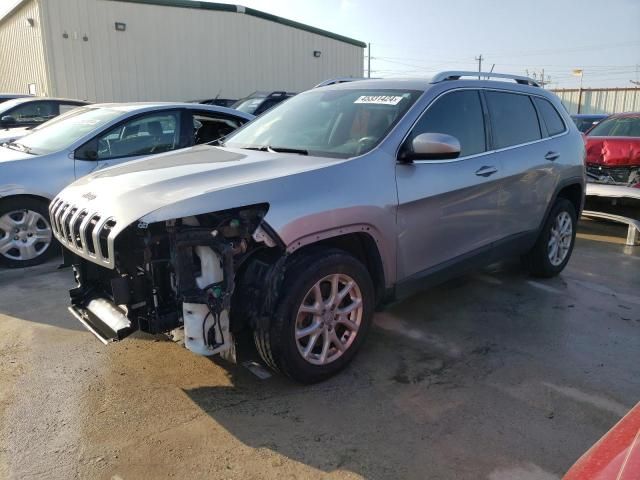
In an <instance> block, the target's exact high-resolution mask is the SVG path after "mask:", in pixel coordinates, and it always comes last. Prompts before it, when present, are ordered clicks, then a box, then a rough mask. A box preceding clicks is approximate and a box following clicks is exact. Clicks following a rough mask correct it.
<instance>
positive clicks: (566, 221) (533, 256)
mask: <svg viewBox="0 0 640 480" xmlns="http://www.w3.org/2000/svg"><path fill="white" fill-rule="evenodd" d="M576 224H577V214H576V209H575V207H574V206H573V204H572V203H571V202H570V201H569V200H567V199H566V198H558V199H557V200H556V203H555V204H554V206H553V208H552V209H551V212H550V213H549V217H548V218H547V220H546V222H545V224H544V226H543V228H542V231H541V232H540V236H539V237H538V240H537V241H536V244H535V245H534V247H533V248H532V249H531V251H529V252H528V253H527V254H526V255H525V256H524V257H523V261H524V264H525V266H526V267H527V269H528V270H529V272H531V274H532V275H534V276H537V277H542V278H549V277H553V276H555V275H558V274H559V273H560V272H561V271H562V270H563V269H564V267H565V266H566V265H567V263H568V262H569V258H571V252H572V251H573V245H574V243H575V239H576Z"/></svg>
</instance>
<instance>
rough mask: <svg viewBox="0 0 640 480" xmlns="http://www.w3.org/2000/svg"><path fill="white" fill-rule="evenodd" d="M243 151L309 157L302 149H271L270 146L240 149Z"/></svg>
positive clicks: (306, 151) (307, 152)
mask: <svg viewBox="0 0 640 480" xmlns="http://www.w3.org/2000/svg"><path fill="white" fill-rule="evenodd" d="M242 148H244V149H245V150H257V151H259V152H274V153H295V154H298V155H309V151H308V150H304V149H302V148H287V147H272V146H271V145H262V146H260V147H242Z"/></svg>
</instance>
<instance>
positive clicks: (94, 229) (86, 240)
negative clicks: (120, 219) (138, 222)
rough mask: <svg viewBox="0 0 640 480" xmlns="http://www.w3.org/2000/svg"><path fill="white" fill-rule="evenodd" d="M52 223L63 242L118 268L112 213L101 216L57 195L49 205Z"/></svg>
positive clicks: (88, 257)
mask: <svg viewBox="0 0 640 480" xmlns="http://www.w3.org/2000/svg"><path fill="white" fill-rule="evenodd" d="M49 213H50V216H51V227H52V229H53V233H54V235H55V236H56V238H57V239H58V241H59V242H60V243H62V244H63V245H64V246H65V247H67V248H69V249H70V250H72V251H74V252H76V253H77V254H78V255H80V256H81V257H84V258H86V259H88V260H91V261H93V262H95V263H97V264H99V265H102V266H104V267H107V268H114V266H115V261H114V252H113V240H114V238H113V235H111V231H112V230H113V227H114V226H115V225H116V221H115V220H114V219H113V218H112V217H105V216H101V215H100V214H98V213H95V212H91V211H89V210H87V209H86V208H80V207H76V206H75V205H73V204H71V203H68V202H65V201H64V200H63V199H60V198H56V199H54V200H53V202H51V205H50V206H49Z"/></svg>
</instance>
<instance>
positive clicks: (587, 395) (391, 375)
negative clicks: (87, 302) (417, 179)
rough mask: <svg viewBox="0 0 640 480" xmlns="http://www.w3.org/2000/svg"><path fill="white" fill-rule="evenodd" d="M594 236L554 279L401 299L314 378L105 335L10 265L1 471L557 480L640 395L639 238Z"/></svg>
mask: <svg viewBox="0 0 640 480" xmlns="http://www.w3.org/2000/svg"><path fill="white" fill-rule="evenodd" d="M601 230H602V228H600V227H598V228H595V229H594V228H593V227H589V228H585V227H583V229H582V234H581V238H580V239H579V240H578V245H577V249H576V251H575V252H574V257H573V258H572V260H571V262H570V264H569V267H568V268H567V270H566V271H565V272H564V273H563V275H562V276H561V277H559V278H556V279H553V280H550V281H536V280H532V279H531V278H528V277H527V276H525V275H524V274H523V273H522V272H521V271H520V270H519V269H518V268H516V267H515V266H514V265H511V264H506V265H503V266H500V267H495V268H492V269H488V270H486V271H482V272H477V273H474V274H470V275H468V276H466V277H464V278H462V279H458V280H455V281H453V282H450V283H448V284H447V285H443V286H441V287H439V288H436V289H432V290H430V291H428V292H425V293H422V294H420V295H417V296H415V297H413V298H411V299H409V300H408V301H404V302H402V303H399V304H397V305H393V306H391V307H390V308H388V309H387V310H386V311H384V312H382V313H379V314H377V315H376V319H375V323H376V327H375V328H374V329H373V331H372V334H371V336H370V338H369V339H368V342H367V343H366V345H365V347H364V348H363V350H362V351H361V353H360V355H359V356H358V358H357V359H356V361H355V362H354V363H353V365H352V366H351V367H350V368H349V369H347V370H346V371H345V372H344V373H343V374H341V375H340V376H338V377H337V378H334V379H332V380H330V381H328V382H325V383H323V384H320V385H316V386H312V387H302V386H299V385H295V384H292V383H290V382H288V381H287V380H285V379H283V378H280V377H277V376H273V377H271V378H268V379H266V380H261V379H259V378H258V377H256V376H254V375H253V374H252V373H251V372H249V371H248V370H247V369H246V368H244V367H242V366H234V365H230V364H227V363H225V362H222V361H212V360H210V359H208V358H203V357H198V356H195V355H193V354H191V353H190V352H189V351H187V350H185V349H183V348H182V347H180V346H178V345H177V344H174V343H172V342H168V341H164V340H161V339H154V338H152V337H148V336H142V335H140V336H135V337H134V338H132V339H129V340H127V341H124V342H121V343H118V344H114V345H111V346H109V347H104V346H103V345H102V344H100V343H99V342H98V341H97V340H95V339H94V337H93V336H91V334H89V333H87V332H86V331H84V330H83V329H82V328H81V327H80V325H79V324H78V323H76V322H75V321H74V320H73V319H71V318H70V316H69V315H68V314H67V312H66V303H67V295H66V290H67V289H68V288H70V287H71V286H72V285H71V283H72V276H71V272H70V271H69V270H61V271H59V270H57V269H56V263H55V262H54V263H50V264H47V265H44V266H41V267H36V268H32V269H28V270H25V271H8V270H1V271H0V414H1V417H0V418H1V424H0V430H1V431H2V433H1V437H0V478H42V479H70V478H104V479H134V478H135V479H139V478H167V477H172V478H216V479H218V478H230V479H250V478H274V479H275V478H277V479H287V478H304V479H307V478H335V479H337V478H363V477H364V478H375V479H379V478H388V479H400V478H420V479H423V478H429V479H453V478H455V479H474V480H475V479H491V480H502V479H514V478H516V479H524V480H534V479H536V480H537V479H540V480H546V479H554V478H559V477H560V476H561V475H562V473H563V472H564V471H565V470H566V469H567V468H568V467H569V466H570V465H571V464H572V463H573V461H574V460H575V459H576V458H577V457H579V456H580V454H581V453H582V452H583V451H584V450H586V449H587V448H588V447H589V446H590V445H591V444H592V443H593V442H595V441H596V440H597V439H598V438H599V437H600V436H601V435H602V434H603V433H605V432H606V431H607V430H608V428H609V427H610V426H611V425H612V424H613V423H615V421H616V420H617V419H619V418H620V417H621V416H622V415H623V414H624V413H625V412H626V411H627V410H628V409H629V408H631V407H632V406H633V405H634V404H635V403H636V402H637V401H638V400H640V371H639V370H638V352H639V350H640V293H638V292H640V289H639V287H640V274H639V272H640V247H635V248H630V247H624V246H622V245H619V244H615V243H611V242H607V241H604V242H603V241H602V240H607V239H606V238H603V237H602V231H601ZM613 233H619V232H613Z"/></svg>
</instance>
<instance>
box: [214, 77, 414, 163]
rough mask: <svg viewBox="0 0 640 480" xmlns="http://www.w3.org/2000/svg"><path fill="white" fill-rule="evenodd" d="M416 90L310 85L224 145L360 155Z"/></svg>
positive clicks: (383, 132) (379, 137) (374, 142)
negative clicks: (339, 87)
mask: <svg viewBox="0 0 640 480" xmlns="http://www.w3.org/2000/svg"><path fill="white" fill-rule="evenodd" d="M421 93H422V92H419V91H414V90H374V89H367V90H363V89H357V90H356V89H354V90H351V89H349V90H325V91H322V90H315V91H313V90H312V91H309V92H306V93H304V94H301V95H298V96H295V97H293V98H291V99H290V100H288V101H286V102H283V103H281V104H280V105H278V106H276V107H274V108H273V109H272V110H270V111H268V112H266V113H265V114H264V115H263V116H261V117H258V118H257V119H255V120H253V121H252V122H250V123H248V124H247V126H246V127H244V128H242V129H240V130H238V131H237V132H234V133H232V134H231V135H230V136H229V137H228V138H227V140H226V141H225V146H229V147H236V148H248V149H256V150H269V149H272V150H275V151H279V150H281V151H289V152H290V153H301V154H307V153H308V154H309V155H318V156H328V157H339V158H348V157H353V156H356V155H361V154H363V153H365V152H367V151H369V150H371V149H372V148H373V147H375V146H376V145H377V144H378V143H379V142H380V140H382V139H383V138H384V137H385V135H386V134H387V132H389V131H390V130H391V128H392V127H393V126H394V125H395V124H396V122H397V121H398V120H399V119H400V118H401V117H402V115H404V113H405V112H406V111H407V110H408V109H409V107H410V106H411V105H412V104H413V103H414V102H415V101H416V99H417V98H418V97H419V96H420V94H421Z"/></svg>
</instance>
